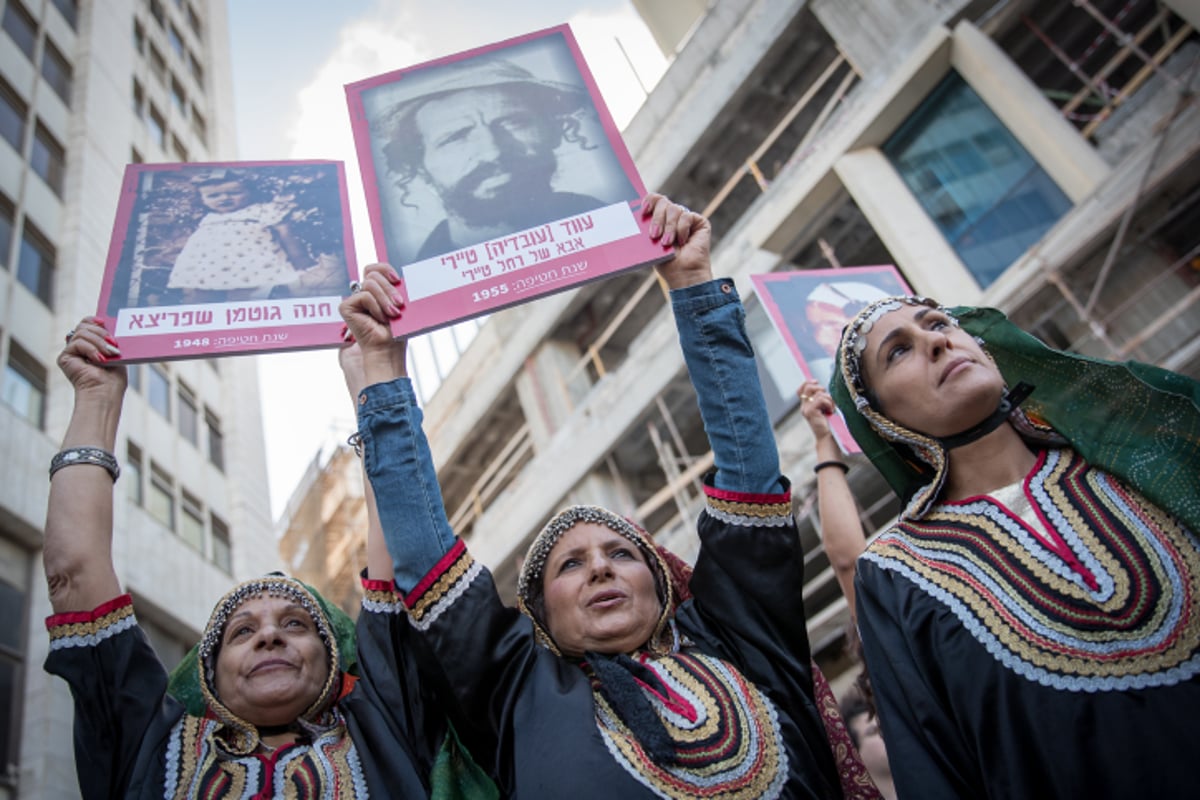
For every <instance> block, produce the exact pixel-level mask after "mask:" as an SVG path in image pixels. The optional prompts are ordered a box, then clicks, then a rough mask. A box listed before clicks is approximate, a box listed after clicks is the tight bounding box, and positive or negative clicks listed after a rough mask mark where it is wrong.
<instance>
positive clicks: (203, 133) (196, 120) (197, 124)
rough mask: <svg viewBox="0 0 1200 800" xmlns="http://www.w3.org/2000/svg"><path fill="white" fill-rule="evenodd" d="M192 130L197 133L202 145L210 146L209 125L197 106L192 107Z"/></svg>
mask: <svg viewBox="0 0 1200 800" xmlns="http://www.w3.org/2000/svg"><path fill="white" fill-rule="evenodd" d="M192 130H194V131H195V132H196V136H198V137H199V138H200V142H201V143H202V144H205V145H207V144H208V125H207V123H205V121H204V117H202V116H201V115H200V112H199V111H198V110H197V109H196V107H195V106H192Z"/></svg>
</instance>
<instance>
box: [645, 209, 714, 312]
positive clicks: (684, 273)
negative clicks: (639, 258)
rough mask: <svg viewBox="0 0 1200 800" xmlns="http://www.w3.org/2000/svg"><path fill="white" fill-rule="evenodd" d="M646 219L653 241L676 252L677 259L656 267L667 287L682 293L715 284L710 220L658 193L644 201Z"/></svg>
mask: <svg viewBox="0 0 1200 800" xmlns="http://www.w3.org/2000/svg"><path fill="white" fill-rule="evenodd" d="M642 216H644V217H648V218H649V219H650V238H651V239H653V240H655V241H657V242H658V243H659V244H661V245H663V246H664V247H674V248H675V258H673V259H671V260H670V261H667V262H664V263H662V264H659V265H658V266H657V267H655V269H657V270H658V274H659V275H661V276H662V279H663V280H664V281H666V282H667V286H669V287H670V288H672V289H682V288H683V287H685V286H692V285H695V284H697V283H704V282H705V281H710V280H712V277H713V274H712V258H711V257H710V255H709V247H710V246H711V244H712V226H711V225H710V224H709V222H708V219H707V218H706V217H703V216H701V215H699V214H697V213H696V212H695V211H691V210H689V209H687V208H685V207H684V206H681V205H679V204H678V203H672V202H671V201H670V200H669V199H668V198H666V197H664V196H663V195H661V194H656V193H654V192H651V193H650V194H648V195H646V197H645V198H644V199H643V200H642Z"/></svg>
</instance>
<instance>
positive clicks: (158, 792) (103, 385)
mask: <svg viewBox="0 0 1200 800" xmlns="http://www.w3.org/2000/svg"><path fill="white" fill-rule="evenodd" d="M119 356H120V349H119V346H118V344H117V341H116V340H115V339H113V338H112V337H110V336H108V335H107V334H106V332H105V330H104V328H103V323H102V321H101V320H99V319H96V318H87V319H84V320H83V321H82V322H81V323H80V324H79V326H78V327H76V328H75V329H74V330H73V331H72V332H71V333H70V334H69V336H68V342H67V346H66V348H65V349H64V350H63V352H62V354H61V355H60V356H59V358H58V364H59V366H60V367H61V369H62V371H63V372H64V374H65V375H66V376H67V378H68V380H70V382H71V385H72V387H73V388H74V391H75V406H74V411H73V413H72V415H71V421H70V423H69V425H68V427H67V432H66V435H65V436H64V440H63V449H62V450H61V451H60V452H59V453H58V454H57V455H56V456H54V458H53V459H52V460H51V462H50V478H51V481H50V502H49V510H48V513H47V515H46V539H45V547H44V550H43V562H44V564H45V570H46V580H47V584H48V586H49V589H50V602H51V606H52V607H53V609H54V615H53V616H51V617H50V618H49V619H48V620H47V621H46V627H47V628H48V630H49V634H50V653H49V655H48V656H47V658H46V669H47V671H49V672H50V673H52V674H54V675H58V676H60V677H62V678H63V679H64V680H65V681H67V683H68V684H69V685H70V687H71V691H72V694H73V695H74V698H75V761H76V769H77V771H78V773H79V779H80V790H81V792H82V795H83V796H84V797H88V798H112V797H136V798H151V797H154V798H162V797H168V798H185V797H341V798H354V797H367V796H368V795H370V796H379V797H384V796H386V797H397V798H399V797H406V798H407V797H427V796H429V795H430V793H431V792H432V794H433V797H435V798H440V797H474V798H478V800H484V799H485V798H493V797H494V796H495V791H494V787H492V786H490V785H489V784H488V782H487V780H486V778H484V777H483V776H482V775H481V774H479V772H478V770H477V768H475V767H474V765H473V764H471V763H470V761H469V759H466V758H465V757H464V755H463V754H462V753H461V752H460V751H458V749H457V744H456V740H455V739H454V738H453V736H452V735H451V734H448V733H447V726H446V722H445V717H444V715H443V714H442V713H441V711H440V709H438V708H436V707H433V706H430V705H429V704H428V702H427V697H426V692H425V691H424V690H423V687H422V686H421V684H420V683H419V682H418V680H417V671H416V668H415V666H413V665H412V659H413V656H412V653H411V649H410V639H411V638H412V636H413V632H412V629H411V628H410V626H409V624H408V620H407V618H406V616H405V614H404V610H403V607H402V606H401V604H400V600H399V598H398V597H397V596H396V594H395V590H394V586H393V584H392V582H391V564H390V563H389V558H388V556H387V552H386V550H385V549H384V548H382V547H380V540H379V538H378V533H377V531H378V522H377V521H374V517H373V516H372V517H371V519H372V520H373V522H372V524H371V526H370V529H371V531H376V532H374V533H372V532H369V533H368V539H367V553H368V557H367V561H368V564H367V569H366V571H365V575H364V579H363V588H364V590H365V594H366V597H365V599H364V601H363V607H362V611H361V612H360V614H359V618H358V623H357V626H356V625H355V623H353V622H352V621H351V620H350V619H349V618H348V617H347V616H346V615H345V614H344V613H342V611H341V610H340V609H338V608H337V607H336V606H334V605H332V604H330V603H327V602H325V600H324V598H322V597H321V596H320V595H319V594H318V593H317V592H316V591H315V590H314V589H312V588H311V587H309V586H307V585H305V584H303V583H301V582H300V581H298V580H295V579H294V578H290V577H288V576H286V575H283V574H280V573H272V574H269V575H263V576H262V577H258V578H253V579H251V580H247V581H244V582H242V583H240V584H238V585H237V586H234V587H233V588H232V589H230V591H229V592H228V593H226V594H225V596H224V597H222V598H221V599H220V600H219V601H218V602H217V604H216V606H215V607H214V608H213V611H212V615H211V617H210V618H209V621H208V624H207V625H206V626H205V629H204V635H203V637H202V638H201V640H200V643H199V644H198V645H197V646H196V647H195V648H193V650H192V652H191V653H190V654H189V655H188V656H187V657H186V658H185V659H184V661H183V663H182V664H181V665H180V666H179V667H178V668H177V669H176V670H175V672H174V673H173V674H172V675H171V676H170V677H169V678H168V674H167V671H166V669H165V668H164V666H163V664H162V663H161V662H160V661H159V660H158V658H157V657H156V656H155V653H154V651H153V650H152V649H151V647H150V642H149V640H148V639H147V638H146V635H145V634H144V633H143V632H142V630H141V628H140V627H139V626H138V624H137V618H136V617H135V615H134V604H133V600H132V599H131V598H130V596H129V595H128V594H124V593H123V592H122V590H121V584H120V582H119V580H118V578H117V574H116V569H115V567H114V565H113V558H112V530H113V515H112V509H113V484H114V483H115V481H116V480H117V477H118V475H119V473H120V470H119V468H118V465H117V461H116V458H115V457H114V456H113V455H112V451H113V449H114V447H113V446H114V444H115V442H116V437H117V424H118V421H119V420H120V416H121V406H122V404H123V400H124V394H125V387H126V375H125V368H124V367H123V366H120V365H113V364H109V363H108V362H109V360H110V359H111V358H113V357H119ZM348 380H350V381H351V385H354V384H353V377H352V376H349V377H348ZM370 505H371V504H370V497H369V496H368V508H369V509H370ZM369 514H370V511H369ZM380 554H382V558H381V557H380ZM439 750H440V752H439ZM431 771H432V775H433V777H431ZM452 790H453V791H456V792H459V793H457V794H455V793H453V792H452Z"/></svg>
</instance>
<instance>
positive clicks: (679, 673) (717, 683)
mask: <svg viewBox="0 0 1200 800" xmlns="http://www.w3.org/2000/svg"><path fill="white" fill-rule="evenodd" d="M641 660H642V662H643V663H644V664H645V665H646V666H648V667H650V668H651V669H653V670H654V671H655V672H656V673H657V674H658V676H659V678H660V679H661V680H662V682H663V685H664V686H666V687H667V693H666V696H665V697H664V696H663V695H662V694H660V693H659V692H655V691H650V690H647V697H649V698H650V701H651V704H652V706H653V707H654V710H655V711H656V712H657V713H658V715H659V718H660V719H661V720H662V721H663V725H664V726H665V727H666V729H667V733H668V734H669V735H670V736H671V738H672V739H673V740H674V741H675V743H676V754H677V761H676V763H675V764H672V765H670V766H666V767H663V766H659V765H658V764H656V763H654V762H653V761H651V760H650V758H649V757H648V756H647V755H646V753H645V752H643V750H642V748H641V746H640V745H639V743H638V741H637V740H636V739H635V738H633V736H632V734H631V733H630V731H629V729H628V727H627V726H626V725H625V724H624V722H622V721H621V719H620V718H619V717H618V716H617V715H616V713H615V712H614V711H613V709H612V707H611V706H610V705H609V704H608V702H607V700H605V698H604V695H603V693H602V692H600V691H598V690H597V689H596V687H593V698H594V699H595V703H596V725H597V726H598V727H599V729H600V734H601V736H602V737H603V738H604V743H605V744H606V745H607V746H608V749H609V752H610V753H612V755H613V757H614V758H615V759H616V760H617V762H618V763H619V764H620V765H621V766H622V767H624V768H625V769H626V770H627V771H628V772H629V773H630V774H631V775H632V776H633V777H634V778H635V779H636V780H637V781H638V782H639V783H641V784H642V785H644V786H646V787H647V788H649V789H650V790H651V791H653V792H654V793H655V794H657V795H658V796H660V797H664V798H692V797H695V798H700V797H705V798H708V797H721V798H723V800H750V799H751V798H774V797H778V796H779V794H780V792H781V791H782V789H783V785H784V781H785V780H786V778H787V773H788V756H787V751H786V749H785V748H784V745H783V737H782V733H781V731H780V727H779V718H778V713H777V712H776V710H775V707H774V705H772V703H771V701H770V700H768V699H767V697H766V696H765V695H764V694H762V692H760V691H759V690H758V688H757V687H756V686H754V684H753V683H751V682H750V681H749V680H747V679H746V678H745V676H743V675H742V674H741V673H740V672H738V671H737V670H736V669H735V668H734V667H732V666H731V665H729V664H727V663H725V662H723V661H721V660H719V659H716V658H712V657H710V656H706V655H703V654H701V653H697V652H682V651H681V652H678V653H674V654H672V655H669V656H664V657H661V658H657V659H641Z"/></svg>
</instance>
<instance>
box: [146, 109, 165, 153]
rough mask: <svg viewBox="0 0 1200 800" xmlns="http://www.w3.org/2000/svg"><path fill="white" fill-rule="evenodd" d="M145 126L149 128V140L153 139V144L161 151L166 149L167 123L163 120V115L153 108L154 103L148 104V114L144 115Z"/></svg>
mask: <svg viewBox="0 0 1200 800" xmlns="http://www.w3.org/2000/svg"><path fill="white" fill-rule="evenodd" d="M146 125H147V126H149V128H150V138H152V139H154V143H155V144H157V145H158V146H159V147H161V148H162V149H164V150H166V149H167V121H166V120H165V119H163V115H162V114H161V113H159V111H158V109H157V108H155V107H154V103H151V104H150V113H149V114H147V115H146Z"/></svg>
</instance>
